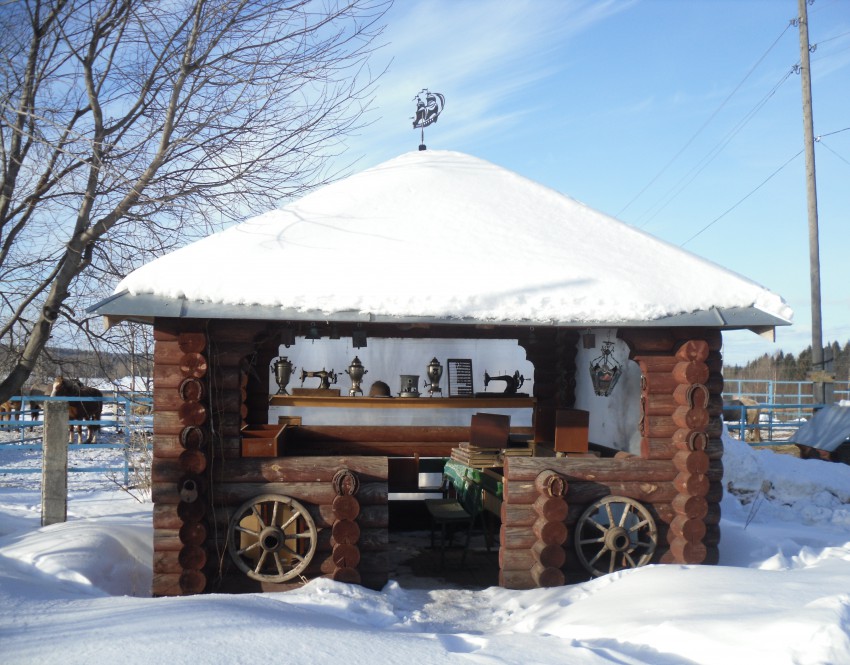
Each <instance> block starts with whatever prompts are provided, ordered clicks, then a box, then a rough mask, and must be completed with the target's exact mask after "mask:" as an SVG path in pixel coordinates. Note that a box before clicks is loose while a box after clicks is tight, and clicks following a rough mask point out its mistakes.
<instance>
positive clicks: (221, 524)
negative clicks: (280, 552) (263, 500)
mask: <svg viewBox="0 0 850 665" xmlns="http://www.w3.org/2000/svg"><path fill="white" fill-rule="evenodd" d="M387 478H388V463H387V458H386V457H365V456H354V457H277V458H245V459H242V460H238V461H237V460H231V461H228V462H227V464H226V465H223V467H222V469H221V470H218V471H215V472H214V473H213V475H212V481H213V485H212V495H213V503H214V505H215V509H214V524H215V528H216V533H217V534H219V536H218V541H217V549H219V550H221V551H223V552H224V551H225V550H226V542H225V541H226V533H227V528H228V524H229V522H230V519H231V517H232V516H233V515H234V514H235V513H236V511H237V509H238V507H239V506H241V505H242V504H243V503H245V502H246V501H250V500H251V499H252V498H253V497H256V496H258V495H260V494H280V495H284V496H288V497H290V498H293V499H295V500H297V501H299V502H300V503H302V504H303V505H304V507H305V508H306V509H307V510H308V511H309V512H310V516H311V517H312V518H313V521H314V522H315V524H316V528H317V530H318V544H317V550H316V554H315V555H314V557H313V560H312V561H311V562H310V564H309V565H308V566H307V568H306V570H305V571H304V573H303V576H304V577H305V578H306V579H312V578H315V577H322V576H324V577H330V578H332V579H335V580H339V581H343V582H351V583H356V584H363V585H364V586H368V587H370V588H374V589H380V588H382V587H383V586H384V585H385V584H386V583H387V580H388V571H389V561H388V553H387V544H388V538H387V536H388V527H389V509H388V503H387V497H388V491H387ZM219 563H220V567H219V571H220V576H219V579H218V581H217V583H216V585H215V586H214V590H216V591H228V592H248V591H259V590H263V591H280V590H286V589H290V588H293V587H295V586H300V585H301V584H303V582H302V580H300V579H298V580H293V581H292V582H284V583H265V582H258V581H255V580H252V579H250V578H248V577H247V576H246V575H244V573H242V572H241V571H240V570H239V569H238V568H236V566H235V565H234V564H233V563H232V561H231V560H230V555H229V554H228V553H225V556H224V557H223V558H222V560H221V561H220V562H219Z"/></svg>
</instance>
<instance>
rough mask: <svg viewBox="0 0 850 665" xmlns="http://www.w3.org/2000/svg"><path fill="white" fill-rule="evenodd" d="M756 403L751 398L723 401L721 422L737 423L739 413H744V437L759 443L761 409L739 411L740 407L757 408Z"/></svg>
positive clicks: (739, 418)
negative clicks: (745, 421)
mask: <svg viewBox="0 0 850 665" xmlns="http://www.w3.org/2000/svg"><path fill="white" fill-rule="evenodd" d="M757 405H758V402H757V401H756V400H754V399H753V398H752V397H744V396H738V397H736V398H735V399H724V400H723V420H725V421H727V422H738V421H740V420H741V411H742V410H743V411H744V412H745V413H746V420H747V427H746V429H745V430H744V433H745V436H744V438H746V437H750V438H751V439H752V441H757V442H760V441H761V429H760V427H759V421H760V419H761V409H750V408H747V409H741V407H742V406H746V407H752V406H757Z"/></svg>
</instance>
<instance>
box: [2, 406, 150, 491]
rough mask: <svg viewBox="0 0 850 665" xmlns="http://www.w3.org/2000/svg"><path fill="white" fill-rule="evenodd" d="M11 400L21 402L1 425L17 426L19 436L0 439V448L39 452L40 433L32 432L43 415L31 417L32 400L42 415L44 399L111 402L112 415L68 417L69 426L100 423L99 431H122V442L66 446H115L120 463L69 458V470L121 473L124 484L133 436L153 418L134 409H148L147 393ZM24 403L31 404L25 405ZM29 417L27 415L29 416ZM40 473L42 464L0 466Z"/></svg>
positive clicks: (5, 471)
mask: <svg viewBox="0 0 850 665" xmlns="http://www.w3.org/2000/svg"><path fill="white" fill-rule="evenodd" d="M10 401H11V402H20V405H21V407H20V409H18V410H15V411H12V412H11V414H10V415H11V419H10V420H0V429H5V430H18V432H19V433H20V438H19V439H18V440H16V441H6V442H0V452H2V451H3V450H7V449H11V448H13V449H14V450H15V451H34V452H40V451H41V449H42V444H41V439H42V437H41V436H36V435H35V433H34V428H35V427H41V426H43V425H44V420H43V418H42V417H39V418H35V419H33V418H32V417H31V416H32V414H33V413H35V412H36V407H34V406H33V405H32V403H35V404H38V405H39V406H38V407H37V411H38V413H39V414H41V415H43V411H42V409H41V404H43V403H44V402H102V403H103V405H104V411H108V410H107V408H106V407H107V406H108V405H114V413H112V414H111V417H105V418H104V417H102V418H101V419H100V420H69V421H68V425H69V426H75V427H76V426H77V425H81V426H83V427H85V426H88V425H99V426H100V428H101V431H103V430H104V429H106V430H109V429H111V430H114V432H115V433H117V434H119V435H121V437H122V439H123V440H122V442H121V443H72V444H69V445H68V449H69V450H116V451H120V452H121V453H122V458H123V463H122V464H121V465H120V466H97V465H95V466H75V465H72V464H71V463H70V462H69V465H68V473H113V474H118V473H120V474H121V475H122V476H123V479H124V484H125V485H126V484H127V483H128V482H129V477H130V465H131V460H130V451H131V448H132V437H133V434H134V433H135V432H139V431H150V430H152V428H153V424H152V421H150V420H149V418H150V416H148V417H147V418H146V417H144V416H143V415H140V414H137V413H135V411H136V410H137V407H142V408H147V409H151V408H152V406H153V398H152V397H151V396H150V394H148V393H128V394H122V393H105V394H104V396H103V397H51V396H46V395H21V396H17V397H12V398H11V400H10ZM26 405H30V406H29V407H27V406H26ZM28 417H29V418H28ZM27 473H41V467H40V466H39V467H32V468H26V467H0V474H27Z"/></svg>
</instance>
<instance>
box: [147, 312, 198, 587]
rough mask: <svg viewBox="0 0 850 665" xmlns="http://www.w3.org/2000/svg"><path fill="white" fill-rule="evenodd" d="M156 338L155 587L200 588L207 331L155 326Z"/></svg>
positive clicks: (153, 478) (152, 478)
mask: <svg viewBox="0 0 850 665" xmlns="http://www.w3.org/2000/svg"><path fill="white" fill-rule="evenodd" d="M154 342H155V346H154V367H155V370H154V413H155V414H156V415H155V416H154V447H153V461H152V465H151V483H152V487H151V495H152V498H153V501H154V514H153V528H154V552H153V586H152V593H153V595H154V596H174V595H185V594H195V593H201V592H202V591H204V589H206V587H207V574H206V567H207V563H208V557H207V549H206V541H207V534H208V527H207V524H208V522H207V511H208V507H209V483H208V482H207V476H206V471H207V468H208V465H209V451H210V431H209V427H208V414H209V399H208V397H209V396H208V392H209V387H208V386H209V384H208V373H209V363H208V360H207V338H206V335H205V334H204V333H203V331H199V330H195V331H182V332H177V331H176V330H174V329H171V330H169V329H162V328H159V329H158V328H155V329H154ZM166 507H168V508H169V509H168V510H166Z"/></svg>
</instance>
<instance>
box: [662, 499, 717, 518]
mask: <svg viewBox="0 0 850 665" xmlns="http://www.w3.org/2000/svg"><path fill="white" fill-rule="evenodd" d="M671 507H672V509H673V512H674V513H675V514H676V515H677V516H678V515H682V516H684V517H686V518H688V519H698V520H704V519H705V516H706V515H708V501H706V500H705V497H702V496H689V495H687V494H679V495H678V496H676V498H675V499H673V501H672V503H671Z"/></svg>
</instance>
